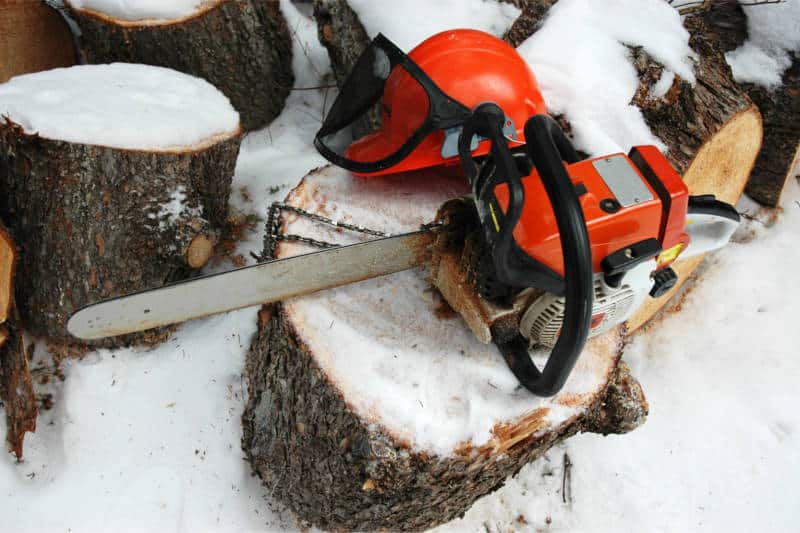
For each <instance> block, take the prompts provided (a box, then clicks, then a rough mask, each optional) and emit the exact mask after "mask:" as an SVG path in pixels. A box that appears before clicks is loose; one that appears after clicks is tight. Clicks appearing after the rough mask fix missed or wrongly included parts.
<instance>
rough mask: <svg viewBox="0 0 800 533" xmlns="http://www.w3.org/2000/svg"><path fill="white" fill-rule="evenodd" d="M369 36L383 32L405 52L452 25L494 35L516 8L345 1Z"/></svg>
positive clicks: (470, 0)
mask: <svg viewBox="0 0 800 533" xmlns="http://www.w3.org/2000/svg"><path fill="white" fill-rule="evenodd" d="M348 3H349V4H350V6H351V7H352V8H353V10H354V11H355V12H356V13H357V14H358V18H359V20H361V23H362V24H363V25H364V29H366V30H367V33H368V34H369V35H370V37H374V36H375V35H377V34H378V33H383V34H384V35H386V37H388V38H389V39H390V40H391V41H392V42H393V43H395V44H396V45H397V46H399V47H400V49H401V50H403V51H405V52H410V51H411V50H412V49H413V48H414V47H415V46H417V45H418V44H419V43H420V42H422V41H424V40H425V39H427V38H428V37H430V36H431V35H434V34H436V33H439V32H441V31H444V30H450V29H453V28H471V29H476V30H483V31H485V32H488V33H492V34H494V35H496V36H498V37H500V36H502V35H503V33H505V31H506V30H507V29H508V28H509V27H510V26H511V24H513V23H514V21H515V20H516V18H517V17H518V16H519V14H520V10H519V9H518V8H516V7H514V6H513V5H512V4H510V3H507V2H501V1H498V0H436V1H435V2H431V1H429V0H402V1H396V2H390V1H385V0H384V1H380V2H376V1H375V0H349V2H348Z"/></svg>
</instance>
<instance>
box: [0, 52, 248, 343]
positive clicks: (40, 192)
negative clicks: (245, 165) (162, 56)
mask: <svg viewBox="0 0 800 533" xmlns="http://www.w3.org/2000/svg"><path fill="white" fill-rule="evenodd" d="M111 89H113V90H111ZM0 116H2V117H3V119H2V120H0V190H2V191H3V193H2V195H0V216H2V217H3V218H4V219H5V220H6V222H7V223H8V225H9V228H10V229H11V231H12V233H13V235H14V237H15V239H16V241H17V243H18V245H19V246H20V248H21V259H20V262H19V275H18V278H17V288H16V291H17V303H18V305H19V308H20V312H21V314H22V317H23V320H24V323H25V324H26V327H27V328H28V330H29V331H30V332H31V333H33V334H34V335H41V336H46V337H50V338H51V339H55V340H62V341H67V340H70V339H71V338H70V337H69V336H68V333H67V331H66V329H65V324H66V322H67V319H68V317H69V315H70V314H71V313H72V312H73V311H75V310H76V309H78V308H80V307H82V306H84V305H87V304H90V303H93V302H96V301H98V300H101V299H104V298H109V297H112V296H117V295H120V294H124V293H128V292H132V291H136V290H141V289H145V288H150V287H156V286H160V285H163V284H164V283H165V282H167V281H174V280H175V279H179V278H182V277H185V276H187V275H188V274H189V273H190V271H191V269H194V268H198V267H200V266H202V265H203V264H204V263H205V262H206V261H207V260H208V258H209V256H210V254H211V245H212V244H213V243H214V242H215V241H216V240H217V238H218V236H219V234H220V232H221V231H222V230H223V228H224V226H225V224H226V216H227V203H228V196H229V193H230V182H231V178H232V176H233V172H234V168H235V164H236V157H237V154H238V151H239V142H240V135H239V123H238V115H237V114H236V112H235V111H234V110H233V108H232V107H231V106H230V103H229V102H228V100H227V98H225V96H224V95H222V94H221V93H220V92H219V91H217V90H216V89H214V87H212V86H211V85H210V84H208V83H207V82H205V81H203V80H200V79H197V78H192V77H190V76H187V75H185V74H181V73H179V72H175V71H172V70H169V69H163V68H159V67H150V66H145V65H128V64H123V63H117V64H114V65H86V66H78V67H71V68H68V69H58V70H53V71H49V72H40V73H36V74H29V75H25V76H19V77H17V78H14V79H13V80H12V81H10V82H9V83H7V84H5V85H0ZM151 335H152V334H151ZM148 338H152V337H151V336H149V335H138V336H128V337H125V338H120V339H115V340H110V341H108V342H107V343H106V344H109V343H110V344H120V343H130V342H138V341H140V340H147V339H148Z"/></svg>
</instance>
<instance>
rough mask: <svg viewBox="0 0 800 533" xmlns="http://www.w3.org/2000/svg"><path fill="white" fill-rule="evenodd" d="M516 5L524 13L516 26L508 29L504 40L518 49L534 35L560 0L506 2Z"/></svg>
mask: <svg viewBox="0 0 800 533" xmlns="http://www.w3.org/2000/svg"><path fill="white" fill-rule="evenodd" d="M504 1H506V2H508V3H510V4H514V5H515V6H517V7H518V8H519V9H521V10H522V13H521V14H520V16H519V17H517V20H515V21H514V24H512V25H511V27H510V28H509V29H508V31H507V32H506V34H505V35H503V39H505V40H506V41H508V42H509V43H510V44H511V46H514V47H517V46H519V45H520V44H522V42H523V41H524V40H525V39H527V38H528V37H530V36H531V35H533V34H534V33H535V32H536V30H537V29H538V28H539V25H540V24H541V23H542V21H543V20H544V17H545V15H547V11H548V10H549V9H550V8H551V7H552V6H553V4H555V3H556V2H558V0H504Z"/></svg>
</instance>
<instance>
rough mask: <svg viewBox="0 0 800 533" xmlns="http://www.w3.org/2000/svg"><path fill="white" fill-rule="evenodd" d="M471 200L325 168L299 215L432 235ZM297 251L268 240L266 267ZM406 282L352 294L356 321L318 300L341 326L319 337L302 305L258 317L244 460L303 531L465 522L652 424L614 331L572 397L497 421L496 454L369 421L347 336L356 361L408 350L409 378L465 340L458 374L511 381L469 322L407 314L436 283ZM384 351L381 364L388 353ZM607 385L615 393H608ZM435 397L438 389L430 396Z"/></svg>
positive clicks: (308, 182) (307, 183)
mask: <svg viewBox="0 0 800 533" xmlns="http://www.w3.org/2000/svg"><path fill="white" fill-rule="evenodd" d="M463 187H464V186H463V182H462V181H461V180H458V179H456V180H454V179H452V178H449V179H448V178H443V177H441V176H436V175H435V174H431V173H428V174H425V173H417V174H416V175H407V176H392V177H390V178H386V179H384V178H370V179H369V180H363V179H358V178H353V177H352V176H350V175H349V174H348V173H346V172H344V171H342V170H340V169H335V168H333V167H326V168H324V169H322V170H320V171H318V172H316V173H312V175H310V176H307V177H306V178H305V179H304V180H303V182H302V183H301V184H300V185H299V186H298V187H297V188H296V189H295V190H294V191H293V192H292V193H291V194H290V196H289V199H288V203H289V204H290V205H292V206H295V207H298V208H301V209H306V210H311V211H313V212H315V213H317V214H320V215H323V216H334V217H336V218H337V219H338V220H340V221H346V222H348V223H353V224H357V225H361V226H365V225H366V226H370V227H371V228H372V229H377V230H383V231H386V230H389V231H392V232H397V231H405V230H410V229H413V228H414V227H418V224H419V223H421V222H427V221H430V220H431V219H432V218H433V217H434V216H435V213H436V206H438V205H440V204H441V203H442V202H443V201H445V200H446V199H448V198H451V197H453V196H457V195H460V194H461V193H463ZM370 220H371V221H372V222H371V223H369V222H368V221H370ZM381 221H382V222H381ZM375 224H382V225H381V226H378V227H374V225H375ZM279 226H280V231H281V232H282V233H284V234H286V233H300V234H301V235H304V236H306V237H310V238H315V239H320V240H328V239H331V238H340V237H341V235H342V232H341V231H335V230H334V231H331V232H328V231H327V230H324V229H320V228H319V227H316V226H315V225H314V224H311V225H309V223H308V220H305V219H304V218H303V217H298V216H296V215H294V214H288V215H287V216H285V217H284V218H283V219H282V220H281V221H280V223H279ZM345 233H346V232H345ZM298 246H300V245H298V244H296V243H292V242H279V243H278V244H277V246H275V247H274V248H273V246H272V241H271V240H270V239H268V240H267V243H266V244H265V254H266V255H267V256H269V255H271V252H272V251H273V250H274V254H275V256H276V257H283V256H285V255H291V254H293V253H296V252H297V251H299V250H301V249H300V248H298ZM402 276H405V277H402ZM402 276H401V277H399V278H393V279H392V280H388V278H384V279H385V280H387V281H385V283H384V284H383V285H381V283H380V282H378V280H372V281H368V282H364V283H367V284H369V283H376V284H375V286H374V287H373V286H370V287H365V288H363V289H361V290H358V289H353V290H356V291H357V292H356V293H355V294H356V296H354V297H353V298H354V301H352V302H351V304H352V306H351V307H348V306H347V305H343V304H342V301H341V300H336V294H335V291H326V292H324V293H319V294H317V295H315V296H313V297H312V298H314V300H313V301H312V302H311V305H322V306H324V307H325V308H326V309H327V310H330V312H331V313H333V314H334V316H335V323H336V326H335V324H334V322H331V323H330V325H329V324H328V323H327V321H325V323H324V324H320V327H319V329H315V328H316V326H314V325H313V324H310V323H309V320H310V318H309V315H308V313H309V311H308V309H306V310H305V311H304V310H303V309H304V308H303V303H302V300H303V299H302V298H301V299H293V300H290V301H287V302H283V303H281V304H277V305H274V306H266V307H264V308H263V309H262V310H261V312H260V313H259V329H258V333H257V334H256V336H255V338H254V341H253V344H252V346H251V350H250V352H249V355H248V358H247V375H248V380H249V387H248V388H249V401H248V405H247V408H246V410H245V414H244V416H243V425H244V438H243V448H244V451H245V453H246V454H247V456H248V458H249V460H250V462H251V464H252V465H253V468H254V469H255V471H256V472H257V473H258V475H259V476H261V477H262V479H263V480H264V482H265V484H266V485H267V486H268V487H269V490H270V491H271V494H273V495H274V496H275V497H277V498H279V499H280V500H282V501H284V502H285V503H286V504H287V505H288V506H289V507H290V508H291V509H293V510H294V512H296V513H297V514H298V515H299V517H300V518H302V519H303V520H306V521H308V522H310V523H312V524H314V525H315V526H317V527H320V528H324V529H345V530H372V529H380V528H386V529H390V530H423V529H426V528H429V527H432V526H434V525H436V524H440V523H443V522H446V521H449V520H451V519H453V518H455V517H458V516H460V515H462V514H463V513H464V512H465V511H466V510H467V509H468V508H469V507H470V506H471V505H472V503H473V502H474V501H475V500H476V499H478V498H479V497H481V496H483V495H485V494H487V493H489V492H491V491H493V490H496V489H497V488H499V487H501V486H502V485H503V483H504V481H505V479H506V478H507V477H508V476H509V475H513V474H514V473H516V472H518V471H519V469H520V468H522V466H523V465H525V464H526V463H528V462H530V461H533V460H535V459H536V458H538V457H540V456H541V455H542V454H543V453H545V452H546V451H547V450H548V449H549V448H550V447H551V446H553V445H554V444H556V443H558V442H560V441H562V440H564V439H566V438H568V437H570V436H571V435H574V434H575V433H577V432H580V431H585V430H590V431H597V432H601V433H611V432H623V431H628V430H630V429H632V428H633V427H636V426H637V425H638V424H640V423H641V422H642V421H643V420H644V417H645V415H646V413H647V403H646V401H645V400H644V395H643V394H642V393H641V388H640V387H639V385H638V383H637V382H636V381H635V379H633V378H632V377H630V375H629V373H628V370H627V367H625V366H621V367H619V368H618V367H617V361H618V358H619V354H620V351H621V347H622V344H621V340H622V337H621V333H620V331H619V330H615V331H613V332H611V333H609V334H607V335H605V336H601V337H599V338H596V339H593V340H592V341H591V343H590V347H589V348H588V349H587V351H586V353H584V356H583V357H582V359H581V362H579V364H578V366H577V367H576V369H575V371H574V375H575V377H574V378H573V379H574V381H573V383H579V384H580V385H573V386H572V387H573V388H570V385H568V386H567V389H568V390H565V391H562V393H560V394H559V395H557V396H556V397H554V398H552V399H542V398H537V397H535V396H533V395H528V393H527V392H525V393H524V394H525V396H524V401H525V402H530V403H529V407H528V404H527V403H526V410H525V413H524V414H523V415H521V416H518V417H514V418H513V419H504V418H503V416H502V413H497V414H496V415H495V416H496V417H497V418H496V421H495V422H496V423H494V427H493V429H492V431H491V437H490V438H489V439H488V440H487V441H485V442H481V443H473V442H461V443H460V444H458V445H456V446H454V447H453V449H451V450H450V451H449V452H448V453H437V452H436V451H435V450H431V449H428V448H425V447H423V446H420V445H418V444H416V443H415V442H413V441H411V440H410V437H408V435H407V434H405V433H404V427H398V423H397V422H396V421H394V420H390V419H386V418H382V417H380V416H379V415H378V414H376V413H375V412H373V411H372V410H371V409H369V408H367V409H366V410H365V409H364V408H363V406H362V404H361V403H359V401H360V400H359V397H360V395H361V394H362V392H361V387H360V385H355V388H353V386H351V385H348V382H347V381H346V380H343V379H341V374H340V373H341V372H348V371H349V370H348V369H349V368H351V366H350V365H354V364H359V363H354V362H352V360H351V359H348V357H346V356H342V357H340V356H341V354H340V353H339V352H335V353H334V352H330V349H332V348H333V347H335V346H337V345H341V344H343V343H344V341H343V339H341V338H340V337H338V336H337V331H338V330H337V329H336V328H337V327H342V328H343V330H344V331H346V332H352V331H357V332H358V339H357V340H356V341H353V340H352V339H351V338H350V337H348V341H347V344H348V346H352V347H353V348H352V349H353V350H359V349H361V350H368V349H369V348H358V347H357V346H359V342H360V341H362V340H366V341H367V342H373V343H374V342H375V340H376V339H382V338H386V337H387V335H388V336H392V335H398V336H400V337H401V338H402V346H400V345H398V346H397V347H396V348H395V345H393V344H392V345H391V348H390V349H389V350H390V351H392V352H393V351H394V350H395V349H397V350H398V353H399V355H396V356H395V357H396V358H397V359H396V360H399V361H400V362H399V363H398V364H399V365H400V367H399V368H401V369H402V368H403V366H402V365H404V364H405V365H408V364H411V363H408V362H407V361H403V360H402V358H403V357H404V355H403V354H406V356H407V355H408V352H404V351H403V350H406V349H409V347H408V346H409V345H411V348H410V349H415V350H423V351H424V354H423V358H424V360H426V361H428V360H435V359H436V357H437V355H436V354H437V352H436V351H435V350H433V349H431V348H430V346H431V345H432V344H433V345H436V343H437V342H441V341H440V340H438V339H441V338H443V337H447V338H449V337H450V336H452V335H454V334H456V333H455V332H460V333H458V334H462V333H463V337H462V339H465V341H464V342H467V345H466V346H467V348H466V354H465V353H463V352H461V353H459V351H458V348H456V347H454V346H451V345H450V344H439V346H441V347H442V348H441V349H442V350H444V352H445V353H447V355H446V357H447V358H448V360H449V362H448V363H447V364H448V365H450V364H452V365H477V366H476V368H475V375H478V376H480V375H484V376H485V375H486V374H485V372H486V368H485V367H484V368H479V367H480V364H478V363H477V359H478V358H479V357H478V356H476V354H477V353H484V354H486V355H487V356H490V357H492V359H491V361H493V362H494V361H496V362H497V364H498V367H499V368H501V369H502V370H503V371H507V369H506V368H505V363H504V362H503V360H502V358H501V356H500V355H499V353H495V347H494V346H493V345H485V344H481V343H479V342H478V341H477V340H476V339H475V338H474V337H472V334H471V333H469V331H468V330H466V329H465V328H464V326H463V325H461V323H460V319H458V318H455V317H453V318H452V319H446V318H442V316H440V314H439V310H432V309H431V308H430V307H426V306H425V305H422V306H421V307H419V308H417V307H416V306H414V308H413V310H410V311H409V310H406V311H403V310H402V309H403V308H404V307H403V305H401V304H399V302H400V301H404V300H406V299H412V300H411V301H416V300H414V299H415V298H419V296H415V294H419V293H416V292H415V290H419V291H425V286H427V283H426V282H424V280H425V279H426V277H427V276H429V274H428V273H426V272H424V271H421V272H405V273H402ZM403 280H405V281H403ZM414 280H417V281H416V282H415V281H414ZM420 281H422V283H420ZM408 283H410V284H411V285H414V283H416V284H417V285H416V286H415V287H412V286H408ZM352 287H355V286H352ZM337 290H338V289H337ZM337 302H338V303H337ZM348 305H349V304H348ZM409 313H411V315H413V318H411V315H409ZM444 315H446V313H445V314H444ZM437 316H439V317H438V318H437ZM412 321H413V323H412ZM311 322H313V320H311ZM381 324H383V325H381ZM389 324H393V326H392V325H389ZM382 328H387V329H386V330H384V329H382ZM346 334H349V333H346ZM467 336H468V337H467ZM387 342H388V341H387ZM412 343H413V345H412ZM379 344H380V343H379ZM425 346H428V348H424V347H425ZM375 350H376V351H374V352H370V357H371V358H372V357H377V356H378V353H379V352H380V351H381V350H383V348H382V347H377V348H375ZM426 350H431V351H430V353H428V352H427V351H426ZM380 353H382V352H380ZM494 357H496V359H494ZM376 366H378V367H380V364H379V363H376ZM398 371H399V372H402V370H398ZM363 372H365V374H364V375H363V376H362V378H361V379H360V380H359V383H365V382H370V381H371V380H372V377H371V375H372V372H373V370H370V369H364V370H363ZM378 372H379V370H378ZM448 372H449V371H448ZM470 372H471V371H470ZM482 373H483V374H482ZM376 377H377V376H376ZM480 379H483V378H480ZM485 379H490V378H488V377H487V378H485ZM609 382H611V383H612V384H613V387H609V388H607V385H608V383H609ZM409 387H410V388H409V389H408V390H405V389H403V390H402V391H400V390H397V389H393V390H392V392H391V394H393V395H395V396H399V397H403V398H404V399H407V401H408V403H409V404H413V405H414V406H416V405H417V401H418V400H417V399H416V397H415V394H416V393H417V392H418V391H419V389H416V388H414V387H411V386H409ZM575 387H577V388H575ZM436 390H438V387H437V386H433V388H432V389H428V390H427V391H428V392H431V391H436ZM511 393H512V391H509V390H494V389H491V388H490V389H489V390H488V391H487V394H498V395H502V394H506V395H507V394H511ZM465 394H467V393H466V392H465ZM374 401H376V402H380V401H382V400H381V398H376V399H375V400H374ZM448 401H451V398H450V397H448V396H447V395H446V394H442V395H441V396H438V395H437V393H436V392H433V393H432V396H425V404H424V408H425V409H435V408H437V405H438V404H439V403H442V402H448ZM467 401H468V402H469V401H470V398H467ZM434 404H437V405H434ZM442 405H444V404H443V403H442ZM442 405H438V407H439V408H441V407H442ZM420 406H421V407H420V409H422V408H423V406H422V403H421V400H420ZM563 408H568V409H571V411H570V412H571V414H570V415H569V416H567V417H564V418H558V417H556V418H555V419H553V420H551V419H549V418H548V416H549V413H551V412H558V410H559V409H563Z"/></svg>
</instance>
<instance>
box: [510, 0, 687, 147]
mask: <svg viewBox="0 0 800 533" xmlns="http://www.w3.org/2000/svg"><path fill="white" fill-rule="evenodd" d="M626 45H627V46H641V47H643V48H644V49H645V50H646V51H647V52H648V53H649V54H650V55H651V56H653V58H655V59H656V60H658V61H659V62H660V63H662V64H663V65H664V66H665V67H666V69H667V70H668V71H669V72H670V73H674V74H677V75H678V76H680V77H682V78H683V79H685V80H687V81H689V82H692V83H693V82H694V80H695V77H694V68H693V65H692V57H694V52H693V51H692V50H691V48H690V47H689V33H688V32H687V31H686V30H685V29H684V28H683V25H682V24H681V19H680V16H679V15H678V13H677V11H675V10H674V9H672V8H671V7H670V6H669V4H667V2H664V1H663V0H614V1H613V2H588V1H586V0H561V1H560V2H558V3H557V4H555V5H554V6H553V7H552V8H551V9H550V11H549V12H548V16H547V18H546V19H545V23H544V25H543V26H542V27H541V28H540V29H539V31H537V32H536V33H534V34H533V35H532V36H531V37H530V38H529V39H527V40H526V41H525V42H523V43H522V44H520V46H519V52H520V54H521V55H522V57H524V58H525V59H526V60H527V61H528V63H529V64H530V65H531V67H532V68H533V72H534V74H535V75H536V78H537V80H538V82H539V87H540V89H541V91H542V94H543V95H544V101H545V103H546V104H547V109H548V111H550V112H551V113H563V114H565V115H566V117H567V119H569V121H570V124H571V125H572V127H573V130H574V143H575V146H576V148H579V149H581V150H583V151H585V152H587V153H589V154H591V155H602V154H608V153H614V152H625V153H627V152H628V151H629V149H630V148H631V147H632V146H634V145H641V144H654V145H656V146H659V147H663V144H662V143H661V141H659V140H658V139H657V138H656V137H655V136H654V135H653V134H652V133H651V132H650V129H649V128H648V127H647V124H646V123H645V121H644V118H643V117H642V113H641V111H639V109H638V108H637V107H635V106H633V105H631V99H632V98H633V95H634V93H635V92H636V88H637V86H638V78H637V75H636V69H635V68H634V66H633V64H632V63H631V60H630V51H629V49H628V48H627V46H626Z"/></svg>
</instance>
